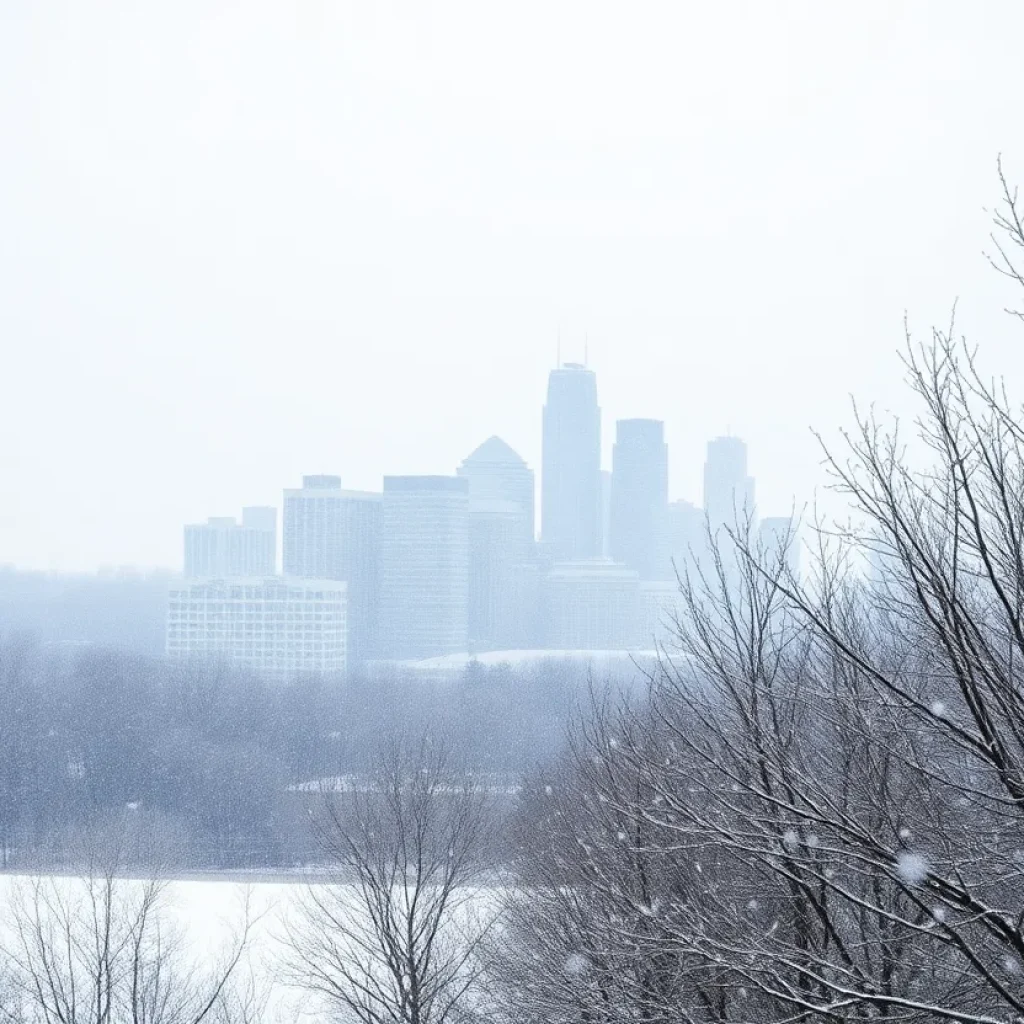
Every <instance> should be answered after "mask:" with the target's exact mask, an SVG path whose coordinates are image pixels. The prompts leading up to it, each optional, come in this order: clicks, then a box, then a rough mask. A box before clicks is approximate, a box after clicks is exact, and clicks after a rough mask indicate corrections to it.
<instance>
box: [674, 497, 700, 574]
mask: <svg viewBox="0 0 1024 1024" xmlns="http://www.w3.org/2000/svg"><path fill="white" fill-rule="evenodd" d="M665 534H666V544H667V547H668V554H669V559H670V561H671V571H672V578H673V579H677V578H682V577H683V576H684V575H685V573H686V570H691V571H692V570H693V569H695V568H698V567H703V566H705V564H706V556H707V520H706V519H705V517H704V510H703V509H702V508H698V507H697V506H696V505H694V504H692V503H691V502H689V501H682V500H680V501H672V502H669V505H668V509H667V516H666V528H665Z"/></svg>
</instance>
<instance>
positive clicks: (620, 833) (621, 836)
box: [616, 832, 627, 843]
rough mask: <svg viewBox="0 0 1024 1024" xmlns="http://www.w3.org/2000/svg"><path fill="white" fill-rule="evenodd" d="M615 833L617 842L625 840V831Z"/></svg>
mask: <svg viewBox="0 0 1024 1024" xmlns="http://www.w3.org/2000/svg"><path fill="white" fill-rule="evenodd" d="M616 834H617V835H618V837H619V842H620V843H624V842H625V841H626V838H627V836H626V833H625V832H618V833H616Z"/></svg>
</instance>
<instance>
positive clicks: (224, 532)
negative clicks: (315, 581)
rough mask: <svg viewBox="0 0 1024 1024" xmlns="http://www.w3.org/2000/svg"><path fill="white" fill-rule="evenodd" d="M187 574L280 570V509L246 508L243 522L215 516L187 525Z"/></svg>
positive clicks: (252, 573)
mask: <svg viewBox="0 0 1024 1024" xmlns="http://www.w3.org/2000/svg"><path fill="white" fill-rule="evenodd" d="M184 570H185V575H186V576H188V577H193V578H194V577H209V576H217V577H219V576H273V575H274V573H275V572H276V570H277V509H276V508H269V507H263V506H252V507H250V508H243V509H242V522H241V523H238V522H237V521H236V520H235V519H234V518H233V517H229V516H224V517H215V518H210V519H207V521H206V522H205V523H192V524H190V525H188V526H186V527H185V560H184Z"/></svg>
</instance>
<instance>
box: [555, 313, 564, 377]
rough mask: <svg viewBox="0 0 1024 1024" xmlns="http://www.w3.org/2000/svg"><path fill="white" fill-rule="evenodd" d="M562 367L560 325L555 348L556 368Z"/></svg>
mask: <svg viewBox="0 0 1024 1024" xmlns="http://www.w3.org/2000/svg"><path fill="white" fill-rule="evenodd" d="M561 368H562V325H561V324H559V325H558V343H557V346H556V348H555V369H556V370H560V369H561Z"/></svg>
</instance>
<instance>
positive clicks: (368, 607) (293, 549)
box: [282, 476, 383, 666]
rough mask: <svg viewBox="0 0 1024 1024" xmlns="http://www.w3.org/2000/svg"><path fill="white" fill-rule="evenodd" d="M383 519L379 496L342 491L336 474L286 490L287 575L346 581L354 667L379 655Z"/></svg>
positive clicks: (313, 478) (310, 479) (306, 478)
mask: <svg viewBox="0 0 1024 1024" xmlns="http://www.w3.org/2000/svg"><path fill="white" fill-rule="evenodd" d="M382 523H383V512H382V506H381V495H380V494H379V493H375V492H372V491H351V490H344V489H342V486H341V477H338V476H304V477H303V478H302V487H301V488H296V489H290V490H286V491H285V492H284V531H283V532H284V541H283V545H282V546H283V569H284V574H285V575H286V576H294V577H298V578H302V579H328V580H344V581H345V582H346V583H348V620H349V638H348V641H349V643H348V646H349V663H350V665H352V666H357V665H360V664H362V663H363V662H364V661H365V660H366V659H367V658H370V657H373V656H374V655H375V653H376V647H377V641H378V631H379V626H380V542H381V529H382Z"/></svg>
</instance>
